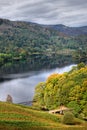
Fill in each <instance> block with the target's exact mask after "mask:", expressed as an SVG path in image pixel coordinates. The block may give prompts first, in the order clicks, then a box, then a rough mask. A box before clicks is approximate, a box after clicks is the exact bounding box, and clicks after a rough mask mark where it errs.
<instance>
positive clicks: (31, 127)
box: [0, 102, 87, 130]
mask: <svg viewBox="0 0 87 130" xmlns="http://www.w3.org/2000/svg"><path fill="white" fill-rule="evenodd" d="M60 119H61V117H58V116H56V115H51V114H49V113H48V112H43V111H38V110H34V109H32V108H30V107H24V106H20V105H15V104H9V103H3V102H0V130H86V128H87V123H85V122H83V123H82V124H81V125H75V126H67V125H63V124H61V123H60Z"/></svg>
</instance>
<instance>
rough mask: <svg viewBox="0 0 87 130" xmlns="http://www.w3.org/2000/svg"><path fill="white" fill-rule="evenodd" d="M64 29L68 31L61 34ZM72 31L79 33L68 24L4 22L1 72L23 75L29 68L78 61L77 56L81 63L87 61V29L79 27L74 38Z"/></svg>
mask: <svg viewBox="0 0 87 130" xmlns="http://www.w3.org/2000/svg"><path fill="white" fill-rule="evenodd" d="M55 28H57V29H55ZM63 28H67V30H65V31H61V30H64V29H63ZM68 30H71V32H73V34H75V31H73V28H68V27H65V26H64V25H61V26H60V25H57V27H56V25H55V26H53V27H51V26H43V25H39V24H35V23H30V22H22V21H9V20H6V19H0V73H1V74H2V73H8V72H9V73H12V72H13V71H14V72H16V73H17V72H22V69H23V68H25V67H24V66H25V65H26V70H25V71H28V70H29V69H30V70H31V69H32V68H35V66H36V69H40V68H43V67H44V66H46V67H48V66H49V67H55V66H62V65H65V64H71V63H73V62H75V61H74V60H73V57H75V59H76V61H77V62H80V61H83V62H86V59H87V33H86V32H87V31H86V27H82V28H78V29H77V30H78V31H76V36H74V35H73V34H72V36H70V35H71V34H70V31H68ZM74 30H75V29H74ZM68 34H70V35H68ZM79 34H80V36H79ZM78 51H79V55H78V56H77V55H76V52H77V54H78ZM13 68H14V69H13ZM17 68H18V69H17ZM21 68H22V69H21Z"/></svg>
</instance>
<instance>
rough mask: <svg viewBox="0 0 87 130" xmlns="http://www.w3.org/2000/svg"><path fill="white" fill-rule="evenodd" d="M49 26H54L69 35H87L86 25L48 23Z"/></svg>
mask: <svg viewBox="0 0 87 130" xmlns="http://www.w3.org/2000/svg"><path fill="white" fill-rule="evenodd" d="M47 27H48V28H52V29H54V30H57V31H59V32H61V33H64V34H66V35H68V36H75V37H76V36H79V35H87V26H84V27H68V26H65V25H62V24H59V25H48V26H47Z"/></svg>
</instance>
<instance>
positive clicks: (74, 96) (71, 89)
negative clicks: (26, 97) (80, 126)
mask: <svg viewBox="0 0 87 130" xmlns="http://www.w3.org/2000/svg"><path fill="white" fill-rule="evenodd" d="M34 105H35V106H36V107H39V108H41V109H43V108H47V109H54V108H57V107H58V106H61V105H65V106H68V107H70V108H72V109H73V112H74V114H75V116H78V115H81V116H85V117H87V66H84V64H83V63H80V64H79V65H78V66H77V67H74V68H73V69H72V70H71V71H70V72H67V73H63V74H58V73H56V74H52V75H50V76H49V77H48V78H47V80H46V82H41V83H39V84H38V85H37V86H36V89H35V95H34Z"/></svg>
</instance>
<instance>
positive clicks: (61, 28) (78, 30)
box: [0, 18, 87, 36]
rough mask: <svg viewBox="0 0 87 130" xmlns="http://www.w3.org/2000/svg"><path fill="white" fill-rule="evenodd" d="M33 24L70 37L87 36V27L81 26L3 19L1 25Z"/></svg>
mask: <svg viewBox="0 0 87 130" xmlns="http://www.w3.org/2000/svg"><path fill="white" fill-rule="evenodd" d="M23 23H24V24H31V25H37V26H40V27H45V28H50V29H53V30H57V31H58V32H62V33H64V34H66V35H68V36H78V35H85V34H87V26H81V27H68V26H65V25H63V24H56V25H42V24H38V23H32V22H26V21H10V20H7V19H1V18H0V25H2V24H4V25H5V24H6V25H11V26H12V25H13V26H17V25H19V24H23Z"/></svg>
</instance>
